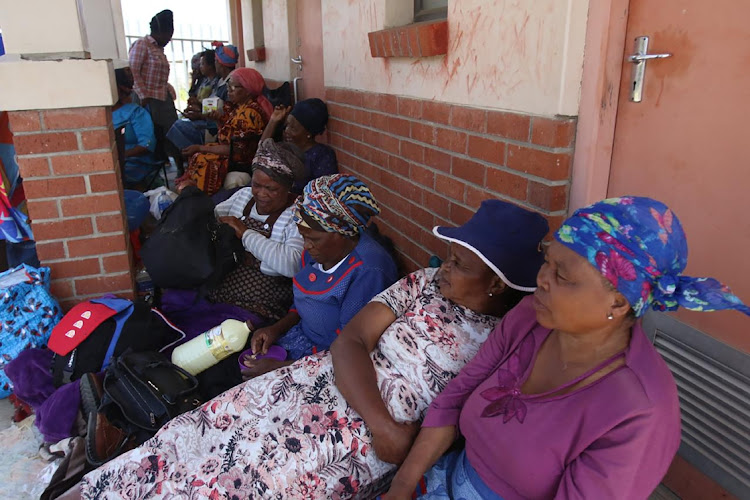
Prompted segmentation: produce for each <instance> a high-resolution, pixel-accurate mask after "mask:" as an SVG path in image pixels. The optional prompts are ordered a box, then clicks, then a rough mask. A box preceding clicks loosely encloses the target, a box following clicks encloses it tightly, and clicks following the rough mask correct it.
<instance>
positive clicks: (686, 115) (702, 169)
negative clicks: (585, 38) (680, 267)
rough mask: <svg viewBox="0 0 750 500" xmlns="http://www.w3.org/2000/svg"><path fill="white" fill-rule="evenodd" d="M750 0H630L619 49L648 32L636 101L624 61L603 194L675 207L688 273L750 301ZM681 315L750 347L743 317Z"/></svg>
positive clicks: (746, 348)
mask: <svg viewBox="0 0 750 500" xmlns="http://www.w3.org/2000/svg"><path fill="white" fill-rule="evenodd" d="M748 19H750V2H748V1H747V0H714V1H711V2H707V1H705V0H659V1H647V0H631V1H630V13H629V18H628V28H627V37H626V42H625V51H626V53H625V56H627V55H630V54H632V53H633V49H634V44H633V42H634V39H635V38H636V37H639V36H648V37H649V38H650V43H649V47H648V52H649V53H652V54H655V53H671V54H672V57H669V58H666V59H656V60H650V61H648V62H647V63H646V70H645V84H644V88H643V100H642V102H639V103H635V102H631V101H629V97H630V90H631V85H632V83H631V71H632V66H633V64H632V63H630V62H624V63H623V73H622V82H621V87H620V101H619V104H618V111H617V122H616V129H615V144H614V151H613V155H612V167H611V173H610V179H609V189H608V195H609V196H620V195H627V194H633V195H645V196H651V197H653V198H657V199H659V200H662V201H664V202H665V203H666V204H667V205H669V206H670V207H672V209H673V210H674V211H675V213H676V214H677V215H678V216H679V217H680V220H681V221H682V224H683V226H684V228H685V232H686V233H687V235H688V243H689V245H690V258H689V262H688V268H687V270H686V273H687V274H690V275H693V276H713V277H715V278H717V279H720V280H721V281H723V282H725V283H727V284H729V285H730V286H731V287H732V289H733V291H734V292H735V293H736V294H737V295H739V296H740V297H741V298H743V299H744V300H745V301H746V302H748V301H750V259H748V254H750V212H749V210H750V203H748V200H750V154H748V151H750V150H749V149H748V144H750V129H748V126H747V124H748V120H750V71H749V70H748V65H750V30H749V29H748V24H747V22H748ZM678 317H679V319H680V320H682V321H683V322H686V323H688V324H690V325H691V326H693V327H695V328H698V329H700V330H702V331H704V332H706V333H708V334H710V335H712V336H714V337H717V338H718V339H720V340H722V341H724V342H726V343H728V344H731V345H733V346H734V347H736V348H738V349H741V350H744V351H745V352H749V353H750V318H748V317H746V316H744V315H742V314H740V313H737V312H714V313H693V312H681V313H679V315H678Z"/></svg>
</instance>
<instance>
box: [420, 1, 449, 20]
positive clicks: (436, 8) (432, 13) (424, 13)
mask: <svg viewBox="0 0 750 500" xmlns="http://www.w3.org/2000/svg"><path fill="white" fill-rule="evenodd" d="M447 17H448V0H414V22H420V21H435V20H437V19H445V18H447Z"/></svg>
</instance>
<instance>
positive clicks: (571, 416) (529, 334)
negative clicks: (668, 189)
mask: <svg viewBox="0 0 750 500" xmlns="http://www.w3.org/2000/svg"><path fill="white" fill-rule="evenodd" d="M555 238H556V241H553V242H552V244H551V245H550V246H549V248H548V250H547V255H546V258H545V264H544V266H542V269H541V270H540V271H539V275H538V277H537V285H538V288H537V291H536V293H535V294H534V297H533V298H532V297H529V298H527V299H525V300H523V301H522V302H521V304H519V305H518V307H516V308H515V309H514V310H513V311H511V312H510V313H509V314H508V315H507V316H506V317H505V318H504V319H503V322H502V323H501V324H500V325H499V326H498V327H497V328H496V329H495V330H494V331H493V332H492V333H491V334H490V337H489V338H488V339H487V342H485V343H484V345H483V346H482V348H481V349H480V350H479V353H478V354H477V356H476V357H475V358H474V359H473V360H472V361H471V362H469V363H468V364H467V365H466V366H465V367H464V369H463V370H462V371H461V373H460V374H459V375H458V377H456V378H455V379H454V380H453V381H452V382H451V383H450V384H448V386H447V387H446V388H445V390H444V391H443V392H442V393H441V394H440V395H439V396H438V397H437V398H436V399H435V400H434V401H433V402H432V405H431V406H430V409H429V410H428V411H427V416H426V417H425V420H424V422H423V423H422V430H421V432H420V433H419V437H418V438H417V440H416V442H415V444H414V446H413V448H412V450H411V451H410V453H409V456H408V457H407V459H406V461H405V462H404V463H403V465H402V466H401V469H400V470H399V471H398V474H397V475H396V477H395V479H394V480H393V483H392V484H391V490H390V492H389V493H388V495H387V496H386V497H385V498H387V499H388V500H394V499H410V498H412V493H413V492H414V489H415V486H416V485H417V482H418V481H419V480H420V478H422V474H424V472H425V471H427V469H429V468H430V467H431V466H432V464H435V462H436V461H437V463H436V464H435V466H434V467H432V469H431V470H430V472H429V473H428V474H427V477H426V483H427V493H426V494H425V495H424V496H422V497H421V498H426V499H448V498H487V499H500V498H502V499H505V500H515V499H521V498H540V499H541V498H561V499H563V498H564V499H568V498H586V499H588V498H608V499H609V498H611V499H617V498H622V499H628V500H629V499H636V498H644V499H645V498H648V496H649V495H650V494H651V493H652V492H653V490H654V489H655V488H656V486H657V485H658V484H659V481H660V480H661V479H662V477H663V476H664V474H665V473H666V471H667V468H668V467H669V464H670V463H671V461H672V458H673V457H674V454H675V453H676V451H677V448H678V446H679V443H680V409H679V402H678V400H677V388H676V386H675V383H674V380H673V378H672V374H671V373H670V371H669V368H668V367H667V365H666V364H665V363H664V361H663V360H662V358H661V357H660V356H659V354H658V353H657V351H656V349H655V348H654V347H653V345H651V343H650V342H649V340H648V339H647V338H646V336H645V334H644V332H643V330H642V328H641V324H640V321H639V320H638V318H640V317H641V316H642V315H643V314H644V313H645V312H646V310H647V309H649V308H652V309H656V310H661V311H664V310H675V309H677V307H678V306H682V307H685V308H687V309H692V310H698V311H712V310H718V309H737V310H740V311H742V312H744V313H745V314H750V308H748V307H746V306H745V305H743V304H742V302H740V300H739V299H738V298H737V297H735V296H734V295H732V294H731V293H730V292H729V290H728V289H727V288H725V287H723V286H722V285H721V284H720V283H719V282H717V281H715V280H713V279H707V278H690V277H688V276H683V275H682V274H681V273H682V270H683V269H684V268H685V265H686V263H687V243H686V240H685V234H684V233H683V231H682V227H681V225H680V222H679V221H678V220H677V217H676V216H675V215H674V214H673V213H672V212H671V211H670V210H669V208H667V207H666V206H664V205H663V204H662V203H660V202H658V201H655V200H652V199H649V198H637V197H625V198H614V199H610V200H604V201H602V202H599V203H596V204H594V205H592V206H590V207H587V208H584V209H581V210H578V211H577V212H576V213H575V214H573V216H572V217H570V218H569V219H568V220H566V221H565V222H564V223H563V225H562V227H561V228H560V229H559V230H558V231H557V233H556V234H555ZM458 432H460V433H461V435H463V436H464V437H465V439H466V447H465V451H456V452H453V453H450V454H448V455H445V456H443V457H442V458H441V455H443V453H444V452H445V451H446V450H448V448H449V447H450V446H451V444H452V443H453V441H454V439H455V438H456V436H457V434H458Z"/></svg>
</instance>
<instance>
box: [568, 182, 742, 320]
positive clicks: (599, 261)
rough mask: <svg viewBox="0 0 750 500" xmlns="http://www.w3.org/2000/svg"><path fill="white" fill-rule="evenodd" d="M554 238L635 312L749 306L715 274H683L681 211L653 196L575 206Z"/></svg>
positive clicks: (685, 253)
mask: <svg viewBox="0 0 750 500" xmlns="http://www.w3.org/2000/svg"><path fill="white" fill-rule="evenodd" d="M555 238H557V240H558V241H559V242H560V243H562V244H563V245H565V246H567V247H568V248H570V249H571V250H573V251H574V252H576V253H577V254H579V255H581V256H583V257H585V258H586V259H587V260H588V261H589V263H590V264H591V265H592V266H594V267H595V268H596V269H598V270H599V272H600V273H602V276H604V277H605V278H607V280H609V282H610V283H612V286H614V287H615V288H616V289H617V290H618V291H619V292H620V293H621V294H623V295H624V296H625V298H626V299H628V302H629V303H630V306H631V307H632V308H633V311H634V312H635V314H636V316H642V315H643V314H644V313H645V312H646V311H647V310H648V308H649V307H651V308H652V309H655V310H657V311H674V310H675V309H677V308H678V307H684V308H685V309H689V310H691V311H718V310H721V309H736V310H737V311H740V312H743V313H745V314H747V315H750V307H747V306H746V305H745V304H743V303H742V301H741V300H740V299H739V298H738V297H736V296H735V295H733V294H732V293H731V291H730V290H729V288H728V287H727V286H725V285H722V284H721V283H719V282H718V281H716V280H715V279H713V278H692V277H690V276H683V275H682V271H683V270H684V269H685V266H686V265H687V256H688V248H687V238H686V236H685V232H684V231H683V230H682V224H680V221H679V219H677V215H675V214H674V212H672V210H670V209H669V207H667V206H666V205H664V204H663V203H661V202H659V201H656V200H653V199H651V198H645V197H639V196H624V197H622V198H610V199H607V200H602V201H600V202H598V203H594V204H593V205H591V206H588V207H585V208H581V209H579V210H576V211H575V213H574V214H573V215H572V216H571V217H569V218H568V219H567V220H566V221H565V222H563V224H562V226H561V227H560V229H559V230H558V231H557V233H555Z"/></svg>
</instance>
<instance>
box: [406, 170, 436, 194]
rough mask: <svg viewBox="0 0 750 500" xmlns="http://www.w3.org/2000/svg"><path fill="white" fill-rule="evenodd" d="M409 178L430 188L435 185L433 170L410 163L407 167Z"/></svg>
mask: <svg viewBox="0 0 750 500" xmlns="http://www.w3.org/2000/svg"><path fill="white" fill-rule="evenodd" d="M409 178H410V179H411V180H413V181H414V182H416V183H417V184H420V185H422V186H426V187H428V188H430V189H432V187H433V186H434V185H435V172H433V171H432V170H428V169H426V168H424V167H420V166H418V165H411V167H410V169H409Z"/></svg>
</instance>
